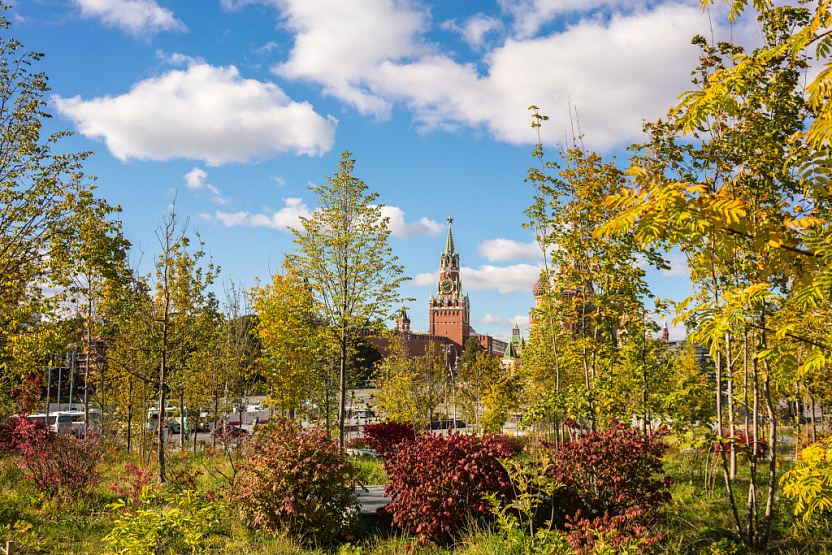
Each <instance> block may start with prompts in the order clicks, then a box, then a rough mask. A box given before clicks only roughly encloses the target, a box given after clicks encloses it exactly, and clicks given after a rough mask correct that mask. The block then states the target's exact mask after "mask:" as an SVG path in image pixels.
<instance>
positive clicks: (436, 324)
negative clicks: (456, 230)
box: [366, 218, 522, 365]
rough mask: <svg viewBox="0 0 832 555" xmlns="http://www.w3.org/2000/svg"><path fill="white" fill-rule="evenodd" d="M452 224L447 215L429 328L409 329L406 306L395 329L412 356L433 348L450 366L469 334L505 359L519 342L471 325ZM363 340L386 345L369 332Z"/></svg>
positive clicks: (430, 302)
mask: <svg viewBox="0 0 832 555" xmlns="http://www.w3.org/2000/svg"><path fill="white" fill-rule="evenodd" d="M452 223H453V219H452V218H448V235H447V236H446V238H445V248H444V250H443V251H442V254H440V256H439V281H438V283H437V290H436V293H435V294H434V293H433V292H431V295H430V299H429V300H428V312H429V316H430V326H429V329H428V331H427V332H414V331H411V329H410V318H409V317H408V315H407V311H406V310H405V309H402V310H401V312H400V313H399V316H398V317H397V318H396V329H397V330H398V331H399V332H400V333H402V334H404V336H405V341H406V342H407V346H408V351H409V353H410V355H411V356H421V355H424V354H425V352H426V350H427V349H433V350H434V352H436V353H446V354H447V357H448V363H449V364H450V365H453V363H454V362H456V359H457V358H459V357H460V356H461V355H462V351H463V350H464V348H465V342H466V341H468V339H469V338H471V337H474V338H476V339H477V341H478V342H479V344H480V345H481V346H482V347H483V349H484V350H485V352H487V353H489V354H490V355H492V356H494V357H497V358H501V359H502V358H504V357H505V356H506V352H507V350H509V351H510V350H511V346H512V345H513V348H514V351H515V353H517V352H519V351H518V348H519V349H522V346H521V345H520V343H522V341H520V342H518V343H517V344H515V343H514V341H513V339H514V334H512V341H510V342H506V341H502V340H500V339H496V338H494V337H492V336H490V335H483V334H479V333H477V332H476V331H475V330H474V329H473V328H472V327H471V301H470V299H469V298H468V295H467V294H465V293H463V289H462V279H461V277H460V265H459V253H457V252H456V247H455V246H454V236H453V233H452V232H451V224H452ZM515 328H516V330H517V335H518V336H519V335H520V329H519V327H517V326H515ZM366 339H367V341H369V342H371V343H373V344H375V345H376V346H378V347H379V348H380V349H382V350H383V349H386V347H387V342H386V341H385V340H384V339H382V338H376V337H373V335H372V334H368V336H367V337H366ZM521 339H522V337H521ZM518 358H519V357H518Z"/></svg>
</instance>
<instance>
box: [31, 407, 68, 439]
mask: <svg viewBox="0 0 832 555" xmlns="http://www.w3.org/2000/svg"><path fill="white" fill-rule="evenodd" d="M26 418H28V419H29V420H33V421H34V420H41V421H43V422H45V423H46V425H47V426H48V427H49V429H50V430H51V431H52V433H55V434H61V435H68V434H71V433H72V415H71V414H69V413H67V412H50V413H49V421H48V422H47V421H46V414H45V413H37V414H30V415H28V416H27V417H26Z"/></svg>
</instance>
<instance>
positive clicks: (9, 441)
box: [0, 416, 49, 453]
mask: <svg viewBox="0 0 832 555" xmlns="http://www.w3.org/2000/svg"><path fill="white" fill-rule="evenodd" d="M23 421H26V422H28V423H29V424H31V425H34V429H35V430H37V431H38V433H40V434H43V435H44V436H46V435H48V434H49V430H48V428H47V427H46V422H44V421H43V420H35V421H34V422H29V421H27V420H26V419H25V418H17V417H15V416H10V417H9V418H6V419H5V420H3V421H0V452H2V453H17V452H18V451H19V447H20V442H21V440H22V437H21V432H19V431H18V429H17V428H18V426H19V425H20V424H21V423H22V422H23Z"/></svg>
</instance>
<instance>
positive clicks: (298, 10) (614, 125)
mask: <svg viewBox="0 0 832 555" xmlns="http://www.w3.org/2000/svg"><path fill="white" fill-rule="evenodd" d="M713 9H714V10H722V9H723V8H722V7H719V6H718V7H716V8H713ZM7 14H8V15H9V17H10V19H11V20H12V22H13V25H12V28H11V31H10V33H11V35H12V36H14V37H15V38H17V39H18V40H20V41H21V42H22V43H23V45H24V46H25V47H26V48H27V49H30V50H35V51H39V52H43V53H44V54H45V58H44V59H43V61H42V62H41V63H40V65H39V67H38V69H39V70H42V71H44V72H46V73H47V75H48V76H49V78H50V81H49V83H50V86H51V88H52V90H51V93H50V96H49V97H48V110H49V111H50V112H51V113H52V114H53V115H54V117H53V118H52V119H51V120H50V121H48V122H47V125H46V128H47V130H48V131H57V130H64V129H66V130H71V131H73V132H74V136H73V137H72V138H71V139H68V140H66V141H65V142H64V143H63V145H64V146H63V148H65V149H67V150H92V151H94V152H95V156H94V157H92V158H91V159H90V160H89V162H88V163H87V164H86V170H87V172H88V173H90V174H92V175H95V176H97V177H98V186H99V192H100V194H101V195H102V196H104V197H105V198H107V199H108V200H109V201H110V202H111V203H114V204H120V205H121V206H122V208H123V211H124V212H123V215H122V220H123V224H124V230H125V234H126V236H127V238H128V239H129V240H130V241H132V243H133V245H134V252H133V253H132V257H133V259H134V260H138V259H141V260H142V261H143V265H142V270H143V271H144V272H145V273H148V272H150V269H151V268H150V264H151V263H152V259H153V257H154V256H155V254H156V253H157V252H158V251H159V247H158V242H157V241H156V239H155V236H154V231H155V229H156V227H157V225H158V223H159V221H160V218H161V217H162V216H163V215H164V214H165V213H166V212H167V211H168V210H169V206H170V204H171V202H172V200H173V198H174V196H175V197H176V199H177V200H176V206H177V211H178V212H179V214H180V216H181V217H183V218H187V219H189V222H190V227H191V229H195V230H198V231H199V232H200V233H201V235H202V238H203V240H204V241H205V243H206V248H207V250H208V251H209V252H210V254H211V255H212V257H213V259H214V261H215V262H216V263H218V264H219V265H220V266H221V267H222V274H221V277H222V279H223V280H224V281H229V280H230V281H234V282H235V283H238V284H242V285H243V286H244V287H249V286H252V285H254V283H255V279H256V277H260V278H261V279H268V276H269V275H270V273H272V272H273V271H276V270H277V269H278V268H279V267H280V264H281V262H282V259H283V254H284V253H285V252H289V251H291V250H293V248H294V245H293V243H292V236H291V234H290V233H288V232H287V231H286V226H287V225H289V226H296V225H297V223H298V220H297V215H298V214H305V215H308V214H309V213H310V212H311V211H312V210H314V208H315V204H314V203H315V199H314V198H313V197H312V196H311V194H310V192H309V191H308V190H307V185H308V184H309V183H321V182H322V181H323V180H324V179H325V176H326V175H330V174H332V173H334V172H335V171H336V170H337V167H338V160H339V158H340V155H341V153H342V152H343V151H345V150H350V151H351V152H352V153H353V155H354V157H355V159H356V167H355V175H356V176H358V177H359V178H361V179H362V180H363V181H364V182H365V183H367V185H368V186H369V188H370V189H371V190H374V191H376V192H378V193H379V195H380V199H379V200H380V202H382V203H384V204H385V205H386V206H387V208H386V210H387V214H388V215H389V216H390V217H391V228H392V230H393V237H392V239H391V244H392V247H393V249H394V252H395V254H397V255H398V256H399V258H400V261H401V262H402V263H403V264H404V266H405V269H406V273H407V275H409V276H411V277H412V278H413V280H412V281H411V282H409V283H408V284H407V285H406V287H405V289H404V291H403V293H404V295H405V296H409V297H414V298H415V299H416V301H415V302H414V303H413V304H412V306H411V307H410V311H409V313H410V317H411V319H412V327H413V329H416V330H424V329H427V326H428V311H427V302H428V298H429V296H430V293H431V291H435V289H436V282H437V275H438V272H437V271H438V263H439V260H438V258H439V254H440V252H441V251H442V248H443V246H444V241H445V233H446V230H447V224H446V219H447V218H448V217H453V218H454V224H453V233H454V240H455V243H456V246H457V250H458V251H459V252H460V255H461V264H462V266H463V269H462V282H463V288H464V289H465V290H467V291H468V293H469V296H470V298H471V306H472V310H471V312H472V314H471V317H472V320H473V326H474V327H475V329H476V330H477V331H478V332H479V333H488V334H492V335H494V336H496V337H500V338H507V337H508V336H509V334H510V330H511V327H512V326H513V325H514V323H515V322H518V323H520V325H521V327H522V328H525V327H526V326H527V325H528V311H529V307H530V306H532V305H533V299H532V296H531V287H532V285H533V284H534V282H535V281H536V280H537V273H538V268H539V266H540V264H541V259H540V253H539V251H538V250H537V248H536V247H535V245H534V243H533V240H532V239H533V238H532V236H531V234H530V233H529V231H528V230H525V229H523V227H522V225H523V223H524V222H525V221H526V220H525V216H524V214H523V211H524V210H525V209H526V208H527V207H528V206H529V204H530V203H531V195H532V189H531V187H530V186H529V185H528V184H526V183H524V178H525V176H526V172H527V170H528V168H530V167H531V166H532V165H534V160H533V159H532V157H531V151H532V145H533V144H534V143H535V142H536V141H537V136H536V134H535V132H534V131H533V130H532V129H531V127H530V122H531V119H530V114H529V112H528V107H529V106H530V105H532V104H534V105H537V106H539V107H540V108H541V111H542V113H544V114H547V115H548V116H549V117H550V121H549V122H548V124H547V125H546V126H545V127H544V129H543V135H544V137H543V138H544V143H545V144H546V146H547V148H548V149H549V152H550V153H552V154H554V152H555V149H556V148H557V145H558V144H559V143H562V142H563V140H564V137H566V136H567V134H568V133H570V132H569V131H568V130H569V127H570V124H569V106H570V104H571V105H572V106H573V107H574V109H575V110H576V111H577V113H578V115H579V122H580V128H581V130H582V132H583V133H584V134H585V135H586V139H585V145H586V147H587V148H589V149H591V150H597V151H598V152H600V153H602V154H604V155H605V156H612V155H615V154H619V155H621V158H622V159H624V158H626V157H625V156H624V155H623V154H622V153H623V152H624V151H623V148H624V147H626V146H627V145H628V144H630V143H632V142H637V141H639V140H641V124H642V121H643V120H644V119H648V120H651V119H652V120H654V119H657V118H658V117H661V116H662V115H664V114H665V113H666V111H667V109H668V108H670V107H671V106H672V105H673V104H674V102H675V100H676V98H677V96H678V95H679V94H680V93H682V92H684V91H686V90H688V89H689V88H690V84H689V79H690V72H691V70H692V69H693V68H694V67H695V65H696V59H697V50H696V48H695V47H693V46H691V44H690V39H691V37H692V36H693V35H695V34H697V33H699V34H705V35H707V36H710V35H711V33H713V36H715V37H716V38H717V39H718V40H719V39H722V40H725V39H726V38H727V37H728V36H729V34H728V33H729V29H728V28H727V27H726V26H725V24H724V23H723V22H724V17H723V15H722V14H716V13H711V12H708V13H703V12H702V10H701V9H700V7H699V3H698V2H697V1H692V2H691V1H676V2H673V1H670V2H652V1H645V0H622V1H615V2H613V1H605V0H497V1H495V2H489V1H475V0H457V1H448V0H435V1H429V0H424V1H415V0H414V1H410V0H19V1H18V2H17V3H16V4H15V6H14V8H13V9H12V10H11V12H7ZM746 23H747V22H744V21H741V22H740V25H736V26H735V27H734V28H733V29H732V30H731V32H732V33H733V36H734V38H735V39H738V40H742V39H743V38H746V39H748V41H751V42H754V41H755V39H754V37H755V36H756V35H757V34H758V32H757V31H756V29H755V28H753V27H746V26H745V25H746ZM142 253H143V254H142ZM671 262H672V263H673V269H672V270H671V271H670V272H661V273H659V272H652V271H651V272H650V274H649V279H650V281H651V284H652V286H653V289H654V292H655V293H656V294H658V295H660V296H662V297H664V298H673V299H676V300H681V299H682V298H684V297H685V296H687V294H688V290H689V283H688V280H687V278H686V277H685V275H686V270H685V267H684V261H683V260H681V259H680V258H679V257H678V256H677V257H672V260H671ZM682 335H683V331H682V330H681V329H678V330H674V332H673V333H672V336H673V337H681V336H682Z"/></svg>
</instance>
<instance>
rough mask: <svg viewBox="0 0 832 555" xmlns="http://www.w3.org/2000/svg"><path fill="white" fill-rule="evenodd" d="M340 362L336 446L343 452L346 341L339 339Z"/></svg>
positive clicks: (345, 404)
mask: <svg viewBox="0 0 832 555" xmlns="http://www.w3.org/2000/svg"><path fill="white" fill-rule="evenodd" d="M340 347H341V356H340V358H341V361H340V369H339V373H338V446H339V447H340V448H341V450H342V451H343V450H344V445H345V442H344V418H345V417H346V408H347V340H346V338H345V337H342V338H341V345H340Z"/></svg>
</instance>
